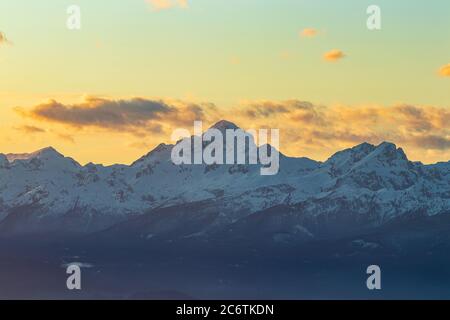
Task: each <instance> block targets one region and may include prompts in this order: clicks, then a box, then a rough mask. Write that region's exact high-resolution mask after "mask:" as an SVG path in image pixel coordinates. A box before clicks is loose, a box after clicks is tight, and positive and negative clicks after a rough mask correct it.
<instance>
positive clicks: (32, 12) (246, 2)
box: [0, 0, 450, 106]
mask: <svg viewBox="0 0 450 320" xmlns="http://www.w3.org/2000/svg"><path fill="white" fill-rule="evenodd" d="M374 3H376V4H378V5H379V6H380V7H381V9H382V19H383V20H382V23H383V24H382V30H381V31H377V32H370V31H368V30H367V28H366V17H367V15H366V13H365V10H366V8H367V6H368V5H369V4H374ZM69 4H78V5H80V7H81V10H82V30H80V31H68V30H67V29H66V27H65V21H66V17H67V15H66V12H65V11H66V8H67V6H68V5H69ZM449 13H450V2H448V1H443V0H442V1H437V0H436V1H432V2H430V1H423V0H414V1H411V0H396V1H389V0H377V1H365V0H346V1H331V0H330V1H324V0H319V1H317V0H315V1H311V0H308V1H307V0H264V1H263V0H259V1H257V0H239V1H238V0H226V1H225V0H191V1H190V3H189V8H188V9H186V10H183V9H171V10H165V11H159V12H153V11H151V10H150V9H149V6H148V4H146V3H145V1H144V0H127V1H124V0H94V1H93V0H72V1H66V0H46V1H45V0H42V1H33V0H6V1H2V2H1V3H0V30H1V31H3V32H4V33H5V34H6V35H7V36H8V38H10V40H11V41H12V42H13V43H14V45H13V46H11V47H10V48H7V49H6V48H2V50H1V51H0V61H3V62H2V66H1V71H0V72H1V77H0V87H1V88H2V89H1V90H4V91H8V92H10V91H12V92H14V93H39V94H46V93H48V94H51V93H57V92H58V93H60V92H64V93H66V92H69V93H71V92H73V93H88V94H105V95H143V96H170V97H176V98H183V97H185V96H194V97H199V98H201V99H204V100H207V101H212V102H215V103H217V104H218V105H223V106H228V105H233V104H235V103H236V102H237V101H239V100H241V99H289V98H299V99H303V100H310V101H313V102H316V103H345V104H363V103H378V104H392V103H396V102H408V103H417V104H434V105H441V106H447V105H449V104H450V90H449V86H450V83H449V82H450V81H448V79H444V80H443V79H442V78H440V77H438V76H437V70H438V69H439V68H440V67H442V66H443V65H445V64H447V63H449V62H450V41H449V40H450V20H448V15H449ZM306 27H312V28H316V29H318V30H319V31H320V32H321V34H319V36H317V37H316V38H314V39H301V38H300V37H299V36H298V32H299V31H300V30H302V29H303V28H306ZM334 48H336V49H340V50H342V51H343V52H344V53H345V54H346V55H347V58H346V59H343V60H342V61H340V62H339V63H335V64H330V63H324V61H323V59H322V55H323V54H324V53H325V52H327V51H329V50H331V49H334ZM232 61H235V62H239V63H238V64H236V63H235V64H233V63H232Z"/></svg>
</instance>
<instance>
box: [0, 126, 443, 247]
mask: <svg viewBox="0 0 450 320" xmlns="http://www.w3.org/2000/svg"><path fill="white" fill-rule="evenodd" d="M213 128H216V129H219V130H225V129H227V128H236V126H235V125H234V124H232V123H230V122H227V121H221V122H219V123H217V124H216V125H215V126H213ZM172 148H173V145H166V144H161V145H159V146H158V147H157V148H155V149H154V150H153V151H151V152H150V153H148V154H147V155H145V156H143V157H142V158H140V159H139V160H137V161H136V162H134V163H133V164H131V165H130V166H127V165H113V166H102V165H96V164H92V163H90V164H87V165H85V166H82V165H80V164H79V163H77V162H76V161H74V160H73V159H71V158H67V157H64V156H63V155H61V154H60V153H58V152H57V151H56V150H54V149H53V148H45V149H42V150H39V151H36V152H34V153H30V154H6V155H5V154H0V235H14V234H24V233H25V234H29V233H44V232H45V233H49V232H55V233H63V234H64V233H82V234H84V233H95V232H99V231H105V230H106V231H105V232H109V233H111V232H112V233H114V234H124V235H128V236H130V235H131V236H134V237H137V238H140V239H150V238H154V237H170V238H174V237H177V238H191V237H205V236H210V237H212V236H218V235H224V236H227V237H234V238H239V237H244V236H254V237H256V238H258V237H259V236H263V237H267V236H269V237H270V239H272V240H274V241H289V240H291V239H300V240H301V239H310V238H315V237H321V236H328V235H331V234H347V233H349V232H356V231H361V230H363V229H365V228H373V227H377V226H382V225H386V224H388V223H389V222H392V221H395V220H398V219H404V218H405V219H411V218H414V217H418V216H434V215H440V214H446V213H450V162H446V163H438V164H434V165H424V164H422V163H418V162H411V161H409V160H408V159H407V157H406V155H405V153H404V152H403V150H402V149H400V148H397V147H396V146H395V145H394V144H392V143H388V142H384V143H381V144H380V145H378V146H374V145H371V144H368V143H363V144H361V145H358V146H355V147H353V148H351V149H346V150H343V151H340V152H338V153H336V154H334V155H333V156H331V157H330V158H329V159H328V160H327V161H325V162H317V161H314V160H310V159H307V158H290V157H286V156H284V155H282V154H280V164H279V167H280V170H279V173H278V174H277V175H274V176H262V175H260V165H209V166H208V165H204V164H203V165H179V166H178V165H175V164H173V163H172V161H171V150H172Z"/></svg>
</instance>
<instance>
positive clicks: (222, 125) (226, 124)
mask: <svg viewBox="0 0 450 320" xmlns="http://www.w3.org/2000/svg"><path fill="white" fill-rule="evenodd" d="M210 129H217V130H220V131H221V132H223V131H225V130H228V129H231V130H237V129H239V127H238V126H237V125H235V124H234V123H232V122H230V121H227V120H221V121H219V122H217V123H216V124H215V125H213V126H212V127H211V128H210Z"/></svg>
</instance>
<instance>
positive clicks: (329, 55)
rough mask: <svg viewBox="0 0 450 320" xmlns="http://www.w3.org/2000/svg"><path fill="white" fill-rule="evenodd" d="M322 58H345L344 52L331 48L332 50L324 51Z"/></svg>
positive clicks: (333, 60)
mask: <svg viewBox="0 0 450 320" xmlns="http://www.w3.org/2000/svg"><path fill="white" fill-rule="evenodd" d="M323 58H324V59H325V60H326V61H331V62H335V61H338V60H341V59H342V58H345V54H344V52H342V51H341V50H338V49H333V50H331V51H329V52H327V53H325V54H324V55H323Z"/></svg>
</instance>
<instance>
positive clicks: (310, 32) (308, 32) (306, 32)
mask: <svg viewBox="0 0 450 320" xmlns="http://www.w3.org/2000/svg"><path fill="white" fill-rule="evenodd" d="M318 33H319V32H318V31H317V30H316V29H314V28H306V29H303V30H302V31H300V36H301V37H304V38H313V37H315V36H317V34H318Z"/></svg>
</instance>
